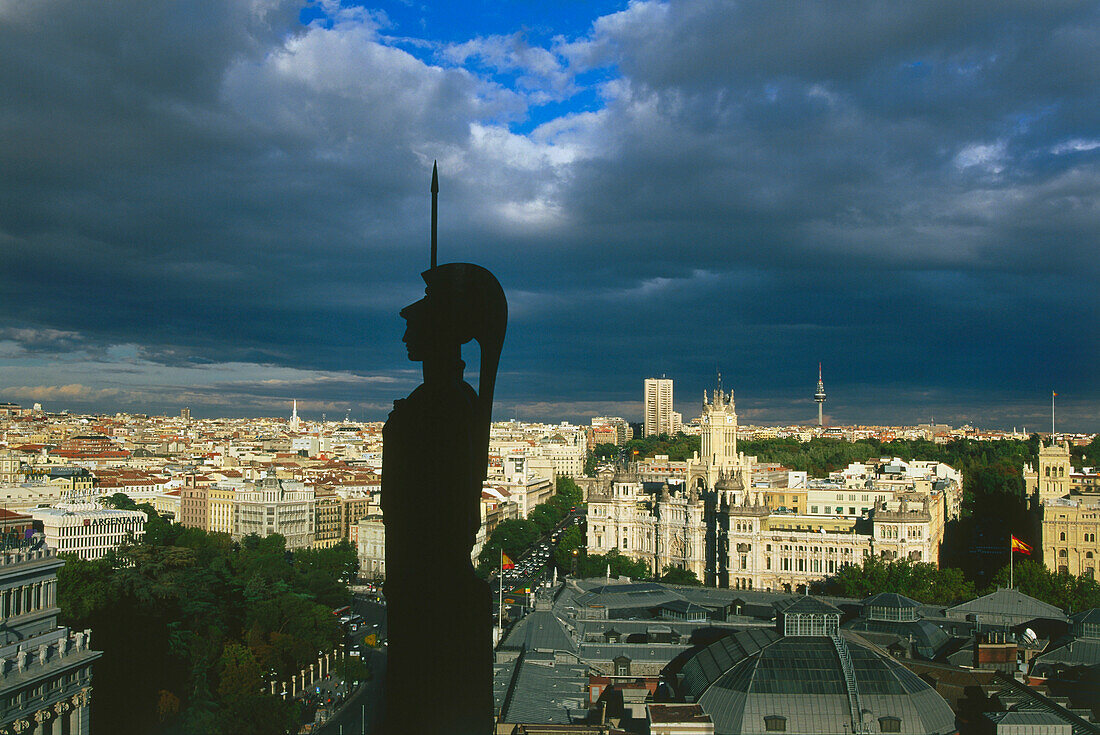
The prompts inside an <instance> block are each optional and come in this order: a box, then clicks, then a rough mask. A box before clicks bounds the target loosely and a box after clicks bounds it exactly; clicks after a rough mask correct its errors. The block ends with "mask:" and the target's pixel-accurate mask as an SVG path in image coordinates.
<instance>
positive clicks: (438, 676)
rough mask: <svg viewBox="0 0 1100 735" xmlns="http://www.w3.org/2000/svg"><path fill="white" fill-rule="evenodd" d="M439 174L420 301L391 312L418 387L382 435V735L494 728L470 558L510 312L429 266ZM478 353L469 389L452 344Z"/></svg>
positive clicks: (471, 279)
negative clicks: (418, 369) (416, 370)
mask: <svg viewBox="0 0 1100 735" xmlns="http://www.w3.org/2000/svg"><path fill="white" fill-rule="evenodd" d="M438 190H439V187H438V174H437V172H436V170H435V168H434V167H433V170H432V251H431V268H429V269H428V270H426V271H424V273H423V274H422V276H423V278H424V282H425V284H426V285H427V287H426V289H425V295H424V298H422V299H421V300H419V301H417V302H416V303H414V304H410V305H409V306H407V307H405V308H404V309H402V310H401V316H402V317H403V318H404V319H405V321H406V322H407V329H406V330H405V336H404V337H403V341H404V342H405V345H406V346H407V348H408V353H409V359H410V360H413V361H415V362H422V363H423V369H424V382H423V383H422V384H421V385H420V386H418V387H417V388H416V389H415V390H414V391H413V392H412V393H411V394H410V395H409V397H408V398H404V399H402V400H398V401H394V408H393V411H392V412H391V413H390V415H389V419H388V420H387V421H386V426H385V428H384V429H383V432H382V433H383V439H384V445H383V458H382V508H383V518H384V521H385V525H386V583H385V594H386V602H387V625H388V629H389V644H388V655H387V664H386V682H385V713H384V722H383V729H382V732H383V733H385V734H386V735H397V734H398V733H406V732H408V733H412V732H416V733H418V734H425V735H444V734H446V735H452V734H453V735H465V734H467V733H469V734H470V735H473V734H475V733H476V734H477V735H488V734H489V733H490V732H492V729H493V675H492V640H491V634H492V620H491V617H490V616H491V613H490V605H491V602H490V597H491V596H490V592H489V586H488V584H487V583H486V582H485V581H484V580H482V579H480V578H479V577H477V575H476V574H475V573H474V569H473V565H472V564H471V561H470V554H471V551H472V549H473V545H474V541H475V538H476V536H477V532H478V528H479V527H480V525H481V514H480V502H481V488H482V483H483V482H484V480H485V472H486V467H487V465H488V451H489V423H490V420H491V416H492V406H493V387H494V385H495V383H496V372H497V365H498V362H499V359H500V351H501V346H502V344H503V342H504V331H505V327H506V325H507V321H508V305H507V301H506V299H505V297H504V291H503V289H501V287H500V284H499V283H498V282H497V279H496V278H495V277H494V276H493V274H492V273H490V272H489V271H487V270H485V269H484V268H482V267H481V266H477V265H473V264H470V263H446V264H443V265H436V262H435V261H436V197H437V193H438ZM470 341H476V342H477V343H478V345H479V347H480V351H481V369H480V376H479V380H478V390H477V391H476V392H475V391H474V389H473V388H472V387H471V386H470V385H469V384H467V383H466V382H465V381H464V380H463V369H464V367H465V363H464V362H463V361H462V345H464V344H466V343H468V342H470Z"/></svg>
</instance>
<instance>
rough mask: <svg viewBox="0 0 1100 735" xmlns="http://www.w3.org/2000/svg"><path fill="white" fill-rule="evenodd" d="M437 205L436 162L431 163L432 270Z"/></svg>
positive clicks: (437, 174)
mask: <svg viewBox="0 0 1100 735" xmlns="http://www.w3.org/2000/svg"><path fill="white" fill-rule="evenodd" d="M438 205H439V168H438V166H437V162H436V161H432V268H435V260H436V257H435V253H436V247H437V246H436V229H437V225H438V213H437V208H438Z"/></svg>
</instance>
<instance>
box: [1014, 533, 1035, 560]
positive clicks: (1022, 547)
mask: <svg viewBox="0 0 1100 735" xmlns="http://www.w3.org/2000/svg"><path fill="white" fill-rule="evenodd" d="M1012 550H1013V551H1019V552H1020V553H1021V554H1027V555H1028V556H1031V547H1030V546H1028V545H1027V544H1025V543H1024V542H1023V541H1021V540H1020V539H1018V538H1016V537H1015V536H1013V537H1012Z"/></svg>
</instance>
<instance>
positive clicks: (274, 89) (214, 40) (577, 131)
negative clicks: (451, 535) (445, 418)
mask: <svg viewBox="0 0 1100 735" xmlns="http://www.w3.org/2000/svg"><path fill="white" fill-rule="evenodd" d="M200 19H201V22H200ZM1021 29H1026V30H1021ZM1098 33H1100V9H1098V8H1097V7H1095V6H1087V5H1086V6H1079V5H1073V4H1067V5H1048V6H1043V7H1035V6H1033V5H1031V4H1027V3H1020V4H1015V5H1011V4H1010V5H1002V6H998V7H967V8H960V7H958V6H956V5H955V4H950V3H929V4H926V5H921V6H913V7H886V6H881V5H877V4H875V5H873V6H865V5H861V4H853V5H850V6H844V7H837V8H835V9H834V10H833V12H829V13H825V12H823V11H822V10H821V9H819V8H815V7H814V6H811V5H802V4H795V5H784V4H781V3H775V4H759V5H751V4H745V5H737V6H733V7H731V6H729V5H728V4H722V3H709V2H699V3H685V2H669V3H662V2H634V3H629V4H628V3H625V2H601V3H595V4H592V3H589V4H574V3H569V4H562V5H560V6H559V5H556V4H555V6H554V7H550V8H548V7H544V6H543V5H541V4H533V3H532V4H511V5H509V6H507V7H496V6H495V5H493V4H489V3H479V2H468V3H465V4H456V5H455V6H454V7H447V8H419V7H412V6H408V5H405V4H403V3H399V2H388V3H378V4H371V5H370V6H350V5H339V4H337V3H330V2H324V3H320V2H318V3H301V2H298V3H281V2H276V1H275V0H272V2H270V3H246V2H229V3H224V4H222V5H221V6H219V8H218V10H217V12H212V11H210V9H209V8H205V9H202V10H200V9H199V8H198V7H197V6H196V7H191V6H189V5H187V4H186V3H184V4H182V5H180V4H176V5H168V4H165V3H160V2H143V3H141V4H140V5H138V4H136V3H135V4H132V5H127V4H126V3H117V4H112V5H111V6H109V7H97V8H94V9H91V8H88V7H87V6H85V5H83V4H80V3H67V2H42V3H35V4H31V5H26V4H16V3H11V2H4V1H3V0H0V60H2V61H3V62H4V63H3V64H0V78H2V79H3V85H4V88H5V90H9V91H10V94H9V96H8V97H9V98H8V100H7V102H6V117H5V121H4V122H3V123H2V125H3V130H4V132H5V135H3V136H0V167H2V168H3V170H4V171H5V177H4V180H3V182H0V242H2V243H3V244H4V247H3V248H0V257H2V258H3V265H4V268H3V271H2V272H3V276H2V278H3V279H4V281H3V287H4V289H5V293H6V294H7V295H8V298H6V299H4V301H3V305H2V307H0V401H3V400H9V401H14V402H17V403H20V404H22V405H31V404H32V403H34V402H36V401H38V402H42V403H43V404H45V405H46V406H47V408H58V409H60V408H68V409H70V410H73V411H81V410H87V411H104V412H114V411H151V412H154V413H176V412H178V410H179V409H180V408H182V407H184V406H190V407H191V409H192V411H193V412H194V414H195V415H196V416H197V417H198V416H214V415H219V414H220V415H275V414H281V413H282V410H281V407H282V406H283V405H284V404H285V403H286V402H287V401H289V400H291V399H293V398H295V397H296V398H298V399H299V400H300V411H301V412H302V414H303V415H304V416H311V417H315V416H319V414H320V413H321V412H323V411H324V412H327V413H329V415H330V416H342V415H343V414H344V412H345V411H346V410H348V409H350V410H351V411H352V413H353V415H355V416H357V417H359V418H362V419H375V420H377V419H383V418H384V417H385V415H386V413H387V412H388V411H389V408H390V405H391V402H392V400H393V399H394V398H397V397H400V396H402V395H404V394H405V393H407V392H408V390H409V389H410V388H411V387H412V386H414V385H415V384H416V383H417V382H418V373H417V370H416V367H415V366H414V365H412V364H410V363H409V362H408V361H407V360H406V358H405V354H404V350H403V349H402V345H401V343H400V337H401V332H402V329H403V325H402V323H401V320H400V318H399V317H398V316H397V312H398V310H399V309H400V308H401V307H402V306H404V305H406V304H408V303H410V302H412V301H414V300H416V299H417V298H418V297H419V295H420V293H421V289H422V284H421V282H420V278H419V272H420V271H421V270H423V269H424V268H425V267H427V251H428V202H429V194H428V182H429V179H430V171H431V164H432V161H433V160H434V159H438V160H439V165H440V189H441V191H440V205H439V214H440V219H439V222H440V238H439V255H440V261H441V262H448V261H471V262H477V263H479V264H482V265H484V266H486V267H487V268H489V269H490V270H492V271H493V272H494V273H496V274H497V275H498V277H499V278H500V281H501V283H502V285H503V286H504V288H505V291H506V292H507V294H508V296H509V303H510V307H511V310H510V313H511V321H510V326H509V336H508V339H507V341H506V343H505V346H504V353H503V355H502V361H501V371H500V375H499V378H498V383H497V397H498V401H497V413H496V417H497V418H508V417H510V416H512V415H518V416H520V417H521V418H531V419H555V418H557V419H568V420H574V421H576V420H583V419H584V418H585V417H587V416H592V415H623V416H632V417H640V416H641V408H642V403H641V399H640V396H639V391H638V388H637V386H638V383H639V381H640V380H641V379H642V378H644V377H646V376H648V375H660V374H667V375H669V376H670V377H672V378H674V379H675V380H676V382H677V388H678V389H677V395H678V396H679V398H678V399H677V401H676V406H675V409H676V410H678V411H680V412H682V413H683V414H684V417H685V420H688V419H689V418H691V417H694V416H696V415H698V408H697V405H696V404H697V402H698V398H697V397H699V396H701V392H702V390H703V389H711V388H712V387H713V386H712V383H713V379H712V376H713V374H714V370H715V366H716V365H720V366H721V369H722V372H723V376H724V383H725V385H726V386H727V388H732V389H733V390H734V391H735V392H736V394H737V399H738V413H739V415H740V416H741V418H742V420H743V421H744V422H746V423H753V422H756V423H795V422H799V423H806V424H810V423H813V422H814V421H815V420H816V412H817V406H816V405H815V404H814V401H813V400H812V392H813V386H814V379H815V376H814V373H813V369H814V367H816V363H817V362H818V361H821V362H823V363H824V366H825V373H826V376H825V377H826V379H827V384H828V394H829V399H828V402H827V403H826V404H825V421H826V423H832V424H854V423H862V424H887V423H889V424H916V423H926V422H928V421H929V420H931V419H932V418H933V417H935V419H936V420H937V421H943V422H947V423H952V424H955V425H959V424H962V423H965V422H970V423H973V424H975V425H979V426H985V427H991V428H1006V429H1007V428H1012V427H1013V426H1018V427H1020V428H1023V427H1024V426H1026V427H1027V428H1028V429H1029V430H1040V429H1041V430H1044V431H1045V430H1047V429H1048V427H1049V398H1050V393H1051V391H1052V390H1057V391H1058V393H1059V403H1058V417H1059V420H1058V424H1059V427H1060V428H1064V429H1065V430H1067V431H1097V430H1100V411H1098V410H1097V406H1100V374H1097V372H1096V371H1095V370H1093V369H1091V368H1090V366H1092V365H1095V364H1096V363H1097V360H1098V359H1100V342H1098V340H1097V337H1096V336H1095V330H1094V329H1092V328H1091V326H1092V325H1094V324H1097V323H1100V305H1098V302H1097V300H1096V299H1095V297H1094V295H1093V290H1094V286H1093V284H1094V283H1095V281H1096V276H1097V275H1098V271H1097V269H1098V267H1100V266H1098V265H1097V260H1096V258H1095V254H1096V252H1097V250H1098V248H1097V235H1096V233H1097V232H1100V227H1098V225H1100V217H1098V214H1097V213H1098V212H1100V207H1098V206H1097V204H1098V202H1100V139H1097V137H1096V132H1095V131H1096V130H1098V129H1100V104H1097V103H1098V102H1100V100H1098V99H1097V97H1098V96H1100V91H1098V90H1100V86H1098V85H1097V84H1096V83H1095V82H1096V79H1095V74H1096V72H1095V69H1097V68H1100V59H1098V58H1096V56H1097V54H1098V53H1100V44H1096V43H1093V42H1091V41H1090V39H1093V40H1094V39H1095V38H1096V36H1097V34H1098ZM168 39H171V40H170V41H169V40H168ZM471 364H472V365H473V363H471ZM467 372H468V374H472V373H473V372H474V371H473V370H472V369H470V370H468V371H467Z"/></svg>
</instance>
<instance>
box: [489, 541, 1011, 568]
mask: <svg viewBox="0 0 1100 735" xmlns="http://www.w3.org/2000/svg"><path fill="white" fill-rule="evenodd" d="M1014 540H1015V539H1014ZM500 568H501V570H502V571H507V570H509V569H515V568H516V563H515V562H514V561H512V559H511V558H510V557H509V556H508V555H507V554H505V553H504V552H503V551H502V552H500Z"/></svg>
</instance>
